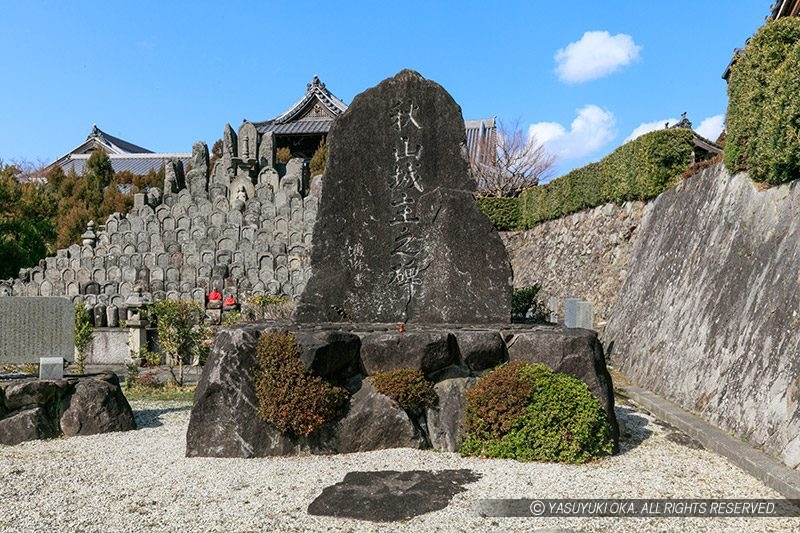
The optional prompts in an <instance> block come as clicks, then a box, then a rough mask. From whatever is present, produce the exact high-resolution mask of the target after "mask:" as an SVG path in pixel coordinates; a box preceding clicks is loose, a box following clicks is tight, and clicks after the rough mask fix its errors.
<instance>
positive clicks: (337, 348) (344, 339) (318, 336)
mask: <svg viewBox="0 0 800 533" xmlns="http://www.w3.org/2000/svg"><path fill="white" fill-rule="evenodd" d="M295 339H296V341H297V344H298V346H299V347H300V360H301V361H302V362H303V365H304V366H305V367H306V369H308V370H310V371H311V372H313V373H314V374H316V375H318V376H321V377H322V378H325V379H330V378H334V377H337V375H338V374H342V373H343V371H344V374H345V375H344V376H342V377H343V378H349V377H352V376H353V375H355V374H357V373H358V370H359V369H358V367H357V362H358V349H359V346H360V345H361V339H359V337H358V335H354V334H353V333H346V332H343V331H298V332H297V333H296V334H295ZM348 369H349V370H350V371H349V372H347V370H348Z"/></svg>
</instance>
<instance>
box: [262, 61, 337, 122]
mask: <svg viewBox="0 0 800 533" xmlns="http://www.w3.org/2000/svg"><path fill="white" fill-rule="evenodd" d="M314 100H317V101H319V102H320V103H321V104H322V105H323V106H325V108H326V109H327V110H328V111H329V112H330V113H331V114H332V115H333V116H334V117H337V116H339V115H341V114H342V113H344V112H345V111H346V110H347V104H345V103H344V101H342V100H341V99H340V98H338V97H337V96H336V95H334V94H333V93H332V92H330V91H329V90H328V89H327V87H325V84H324V83H323V82H322V81H320V79H319V76H317V75H316V74H315V75H314V78H313V79H312V80H311V83H308V84H306V94H304V95H303V97H302V98H301V99H300V100H298V101H297V102H296V103H295V104H294V105H293V106H292V107H290V108H289V109H287V110H286V111H284V112H283V113H282V114H280V115H279V116H277V117H275V118H273V119H271V120H265V121H262V122H253V124H254V125H255V126H256V127H259V126H262V125H268V124H286V123H288V122H292V121H295V120H299V119H300V118H302V115H303V113H304V112H305V111H306V110H307V109H308V106H309V104H310V103H311V102H312V101H314Z"/></svg>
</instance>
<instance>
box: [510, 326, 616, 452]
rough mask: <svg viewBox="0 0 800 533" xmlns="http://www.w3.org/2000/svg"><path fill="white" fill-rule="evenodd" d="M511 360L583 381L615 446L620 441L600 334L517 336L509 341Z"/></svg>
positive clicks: (559, 331)
mask: <svg viewBox="0 0 800 533" xmlns="http://www.w3.org/2000/svg"><path fill="white" fill-rule="evenodd" d="M508 358H509V359H510V360H512V361H516V360H519V361H527V362H529V363H543V364H545V365H547V366H548V367H550V368H551V369H552V370H553V371H554V372H561V373H563V374H569V375H570V376H574V377H576V378H578V379H580V380H581V381H583V382H584V383H585V384H586V386H587V387H588V388H589V390H590V391H591V392H592V394H593V395H594V396H595V398H597V399H598V400H599V401H600V404H601V405H602V406H603V408H604V409H605V412H606V416H607V417H608V421H609V425H610V428H611V434H612V437H613V439H614V442H615V443H616V442H618V440H619V426H618V425H617V417H616V414H615V413H614V387H613V385H612V383H611V375H610V374H609V373H608V368H607V367H606V359H605V356H604V355H603V345H602V344H601V343H600V341H599V340H598V339H597V333H595V332H594V331H590V330H586V329H567V328H554V329H548V330H540V331H536V332H528V333H518V334H515V335H514V336H513V338H512V339H511V340H510V341H509V342H508Z"/></svg>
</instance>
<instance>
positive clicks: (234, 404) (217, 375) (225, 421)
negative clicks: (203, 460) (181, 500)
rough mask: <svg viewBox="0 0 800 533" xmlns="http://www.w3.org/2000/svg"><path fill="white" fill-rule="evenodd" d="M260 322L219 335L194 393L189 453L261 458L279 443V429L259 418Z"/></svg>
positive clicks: (206, 455) (187, 443)
mask: <svg viewBox="0 0 800 533" xmlns="http://www.w3.org/2000/svg"><path fill="white" fill-rule="evenodd" d="M260 335H261V331H260V330H259V328H257V327H239V328H234V329H226V330H223V331H221V332H220V333H218V334H217V337H216V339H215V341H214V348H213V350H212V352H211V356H210V357H209V359H208V361H207V362H206V365H205V367H204V368H203V374H202V376H201V378H200V381H199V383H198V384H197V389H196V390H195V394H194V406H193V407H192V414H191V417H190V418H189V429H188V431H187V433H186V456H187V457H198V456H199V457H263V456H264V455H266V450H268V449H270V448H274V447H280V446H276V444H277V442H276V440H280V436H279V435H278V432H277V431H276V430H275V428H273V427H271V426H270V425H269V424H267V423H266V422H264V421H262V420H261V419H260V418H258V414H257V413H258V399H257V398H256V391H255V386H254V384H253V379H252V375H253V373H254V372H255V371H256V369H257V368H258V362H257V360H256V357H255V351H256V344H257V343H258V339H259V337H260Z"/></svg>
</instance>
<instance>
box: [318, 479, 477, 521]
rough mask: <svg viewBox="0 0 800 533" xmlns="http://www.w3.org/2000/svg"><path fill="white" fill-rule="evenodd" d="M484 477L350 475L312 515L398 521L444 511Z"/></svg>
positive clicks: (329, 491) (325, 495) (326, 494)
mask: <svg viewBox="0 0 800 533" xmlns="http://www.w3.org/2000/svg"><path fill="white" fill-rule="evenodd" d="M480 478H481V475H480V474H478V473H476V472H473V471H472V470H441V471H438V472H426V471H423V470H411V471H408V472H398V471H396V470H388V471H383V472H348V473H347V474H346V475H345V476H344V480H342V481H340V482H339V483H337V484H335V485H332V486H330V487H325V488H324V489H323V490H322V494H320V495H319V496H317V498H316V499H315V500H314V501H313V502H311V505H309V506H308V514H311V515H318V516H335V517H340V518H356V519H358V520H369V521H371V522H395V521H400V520H409V519H411V518H413V517H415V516H418V515H421V514H425V513H430V512H433V511H438V510H440V509H444V508H445V507H447V505H448V504H449V503H450V500H451V499H452V498H453V496H455V495H456V494H458V493H460V492H464V491H466V490H467V489H466V487H464V485H466V484H468V483H474V482H475V481H478V480H479V479H480Z"/></svg>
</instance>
